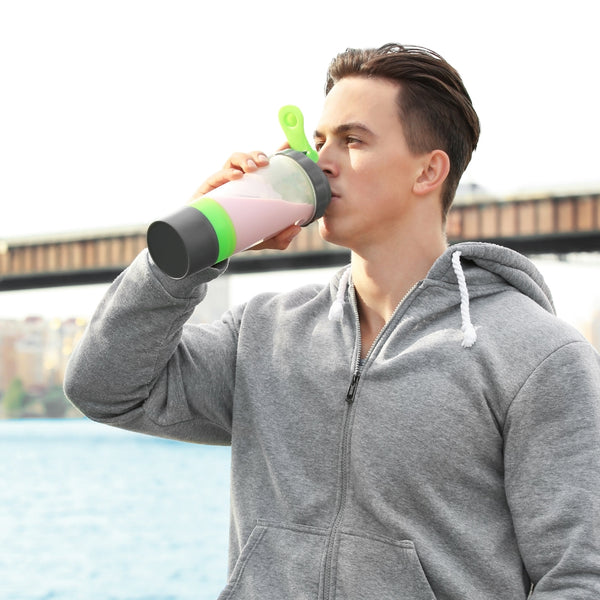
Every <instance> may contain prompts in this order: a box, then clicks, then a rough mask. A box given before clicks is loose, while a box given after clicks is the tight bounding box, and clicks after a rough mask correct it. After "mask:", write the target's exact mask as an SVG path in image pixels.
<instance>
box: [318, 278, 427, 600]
mask: <svg viewBox="0 0 600 600" xmlns="http://www.w3.org/2000/svg"><path fill="white" fill-rule="evenodd" d="M420 283H421V282H420V281H418V282H417V283H415V284H414V285H413V286H412V287H411V288H410V289H409V290H408V292H406V294H404V297H403V298H402V299H401V300H400V302H399V303H398V305H397V306H396V308H395V309H394V312H393V313H392V317H391V318H390V320H389V321H388V322H387V323H386V324H385V325H384V326H383V327H382V329H381V331H380V332H379V333H378V334H377V337H376V338H375V340H374V341H373V343H372V344H371V347H370V348H369V351H368V352H367V354H366V356H365V360H364V363H363V364H361V360H360V350H361V347H362V339H361V335H360V317H359V315H358V307H357V305H356V296H355V294H349V296H350V303H351V305H352V308H353V311H354V319H355V325H356V341H355V348H354V351H355V355H356V360H355V363H354V370H353V372H352V379H351V380H350V385H349V386H348V391H347V392H346V398H345V402H346V406H347V409H346V414H345V415H344V424H343V426H342V455H341V459H340V462H341V467H340V468H341V474H340V488H341V491H340V499H339V502H338V506H337V512H336V515H335V519H334V521H333V525H332V526H331V532H330V534H329V541H328V542H327V550H326V554H325V567H324V569H323V572H324V575H323V600H330V598H331V595H332V594H331V588H332V584H333V581H332V566H333V558H334V554H335V552H334V550H335V544H336V540H337V534H338V531H339V528H340V525H341V523H342V518H343V515H344V509H345V507H346V496H347V494H348V466H349V462H350V452H349V450H350V438H351V432H352V422H353V418H352V417H353V412H354V400H355V398H356V390H357V388H358V384H359V383H360V377H361V375H362V370H363V365H364V364H366V362H367V360H368V359H369V357H370V356H371V353H372V352H373V349H374V348H375V346H376V345H377V343H378V342H379V340H380V339H381V337H382V336H383V335H384V333H385V332H386V331H387V329H388V325H389V323H391V322H392V320H393V319H394V316H395V315H396V313H397V312H398V310H399V308H400V306H401V305H402V303H403V302H404V301H405V300H406V299H407V298H408V296H410V294H411V293H412V292H413V291H414V290H415V289H416V288H417V286H418V285H419V284H420Z"/></svg>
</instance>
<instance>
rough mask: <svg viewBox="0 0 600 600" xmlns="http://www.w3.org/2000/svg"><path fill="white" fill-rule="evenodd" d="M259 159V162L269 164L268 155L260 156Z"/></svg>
mask: <svg viewBox="0 0 600 600" xmlns="http://www.w3.org/2000/svg"><path fill="white" fill-rule="evenodd" d="M257 158H258V161H259V162H261V163H268V162H269V159H268V158H267V155H266V154H259V155H258V157H257Z"/></svg>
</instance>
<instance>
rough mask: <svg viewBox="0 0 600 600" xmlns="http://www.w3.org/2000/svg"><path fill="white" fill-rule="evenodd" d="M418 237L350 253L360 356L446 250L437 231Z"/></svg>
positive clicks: (423, 233) (440, 233)
mask: <svg viewBox="0 0 600 600" xmlns="http://www.w3.org/2000/svg"><path fill="white" fill-rule="evenodd" d="M413 231H418V232H419V235H412V236H410V237H402V236H397V238H396V239H395V241H394V242H389V241H388V242H387V243H385V244H383V243H382V244H380V245H377V246H373V247H370V248H369V249H367V250H353V251H352V280H353V282H354V287H355V290H356V294H357V301H358V310H359V317H360V325H361V336H362V338H363V354H366V352H367V351H368V349H369V348H370V345H371V342H372V341H373V340H374V339H375V337H376V336H377V334H378V333H379V331H380V330H381V328H382V327H383V326H384V325H385V323H387V321H389V319H390V318H391V316H392V314H393V312H394V310H395V309H396V307H397V306H398V304H399V303H400V301H401V300H402V299H403V298H404V297H405V296H406V294H407V293H408V292H409V291H410V289H411V288H412V287H413V286H414V285H415V284H416V283H418V282H419V281H421V280H422V279H424V278H425V276H426V275H427V273H428V272H429V269H430V268H431V266H432V265H433V263H434V262H435V261H436V260H437V258H438V257H439V256H440V255H441V254H443V252H444V251H445V250H446V247H447V244H446V238H445V235H444V232H443V231H442V229H441V227H440V229H439V230H438V231H435V230H432V229H430V230H429V234H428V233H427V230H425V231H423V230H419V229H414V230H413Z"/></svg>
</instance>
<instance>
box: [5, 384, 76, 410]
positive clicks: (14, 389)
mask: <svg viewBox="0 0 600 600" xmlns="http://www.w3.org/2000/svg"><path fill="white" fill-rule="evenodd" d="M0 403H1V408H2V409H3V410H2V411H1V412H3V413H4V415H3V416H4V417H6V418H8V419H20V418H24V417H45V418H48V419H61V418H63V417H66V416H73V412H74V409H73V407H72V406H71V404H70V402H69V401H68V400H67V398H66V397H65V394H64V392H63V390H62V387H61V386H58V385H56V386H53V387H51V388H49V389H47V390H45V391H43V392H41V393H36V394H35V396H31V395H30V394H28V393H27V392H26V391H25V388H24V386H23V382H22V380H21V379H19V378H18V377H15V378H14V379H13V380H12V381H11V382H10V384H9V386H8V388H7V390H6V392H5V393H4V395H3V396H2V398H1V399H0ZM68 413H70V414H68Z"/></svg>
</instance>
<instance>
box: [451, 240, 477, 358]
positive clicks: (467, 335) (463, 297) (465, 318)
mask: <svg viewBox="0 0 600 600" xmlns="http://www.w3.org/2000/svg"><path fill="white" fill-rule="evenodd" d="M460 255H461V251H460V250H457V251H456V252H453V253H452V268H453V269H454V274H455V275H456V280H457V281H458V289H459V291H460V315H461V318H462V327H461V329H462V332H463V341H462V347H463V348H470V347H471V346H472V345H473V344H474V343H475V341H476V340H477V332H476V331H475V327H473V323H471V313H470V311H469V290H468V289H467V280H466V279H465V274H464V272H463V268H462V265H461V263H460Z"/></svg>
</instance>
